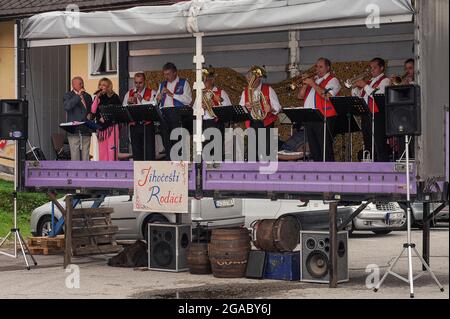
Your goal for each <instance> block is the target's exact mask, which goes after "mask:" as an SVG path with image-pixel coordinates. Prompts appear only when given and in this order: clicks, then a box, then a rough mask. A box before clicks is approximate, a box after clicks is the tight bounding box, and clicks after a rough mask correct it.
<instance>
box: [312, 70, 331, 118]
mask: <svg viewBox="0 0 450 319" xmlns="http://www.w3.org/2000/svg"><path fill="white" fill-rule="evenodd" d="M332 79H334V76H332V75H331V74H330V75H329V76H328V77H327V78H326V79H325V80H323V81H322V82H321V83H320V84H319V87H321V88H322V89H324V90H325V89H326V87H327V84H328V82H330V81H331V80H332ZM311 89H312V88H311V87H310V86H308V87H307V88H306V92H305V96H306V98H308V95H309V93H310V92H311ZM338 93H339V92H338ZM306 98H305V101H306ZM314 104H315V106H316V109H318V110H319V111H320V113H322V115H323V116H326V117H327V118H328V117H332V116H336V115H337V113H336V110H335V109H334V106H333V104H331V102H330V100H326V99H324V98H323V97H322V96H321V95H320V94H319V93H317V92H316V94H315V96H314Z"/></svg>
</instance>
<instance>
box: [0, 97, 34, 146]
mask: <svg viewBox="0 0 450 319" xmlns="http://www.w3.org/2000/svg"><path fill="white" fill-rule="evenodd" d="M27 139H28V102H27V101H26V100H0V140H27Z"/></svg>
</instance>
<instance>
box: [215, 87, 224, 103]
mask: <svg viewBox="0 0 450 319" xmlns="http://www.w3.org/2000/svg"><path fill="white" fill-rule="evenodd" d="M213 93H214V95H215V99H213V103H214V106H220V100H221V99H222V89H219V88H217V91H213Z"/></svg>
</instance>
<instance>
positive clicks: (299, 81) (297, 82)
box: [288, 72, 315, 91]
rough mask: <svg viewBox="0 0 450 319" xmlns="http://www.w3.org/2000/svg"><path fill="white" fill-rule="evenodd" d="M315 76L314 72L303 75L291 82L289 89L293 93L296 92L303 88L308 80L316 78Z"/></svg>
mask: <svg viewBox="0 0 450 319" xmlns="http://www.w3.org/2000/svg"><path fill="white" fill-rule="evenodd" d="M314 76H315V74H314V73H313V72H305V73H302V74H301V75H300V76H299V77H297V78H296V79H295V80H293V81H291V83H289V85H288V89H291V90H292V91H295V90H296V89H297V88H299V87H301V86H302V82H303V81H304V80H306V79H308V78H312V77H314Z"/></svg>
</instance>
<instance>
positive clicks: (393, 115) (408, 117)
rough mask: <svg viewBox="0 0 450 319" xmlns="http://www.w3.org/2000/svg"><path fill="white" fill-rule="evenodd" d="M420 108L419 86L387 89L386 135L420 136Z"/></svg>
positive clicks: (401, 86)
mask: <svg viewBox="0 0 450 319" xmlns="http://www.w3.org/2000/svg"><path fill="white" fill-rule="evenodd" d="M420 106H421V103H420V87H419V86H418V85H415V84H411V85H397V86H388V87H386V108H385V112H386V135H387V136H404V135H410V136H418V135H420V134H421V112H420Z"/></svg>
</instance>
